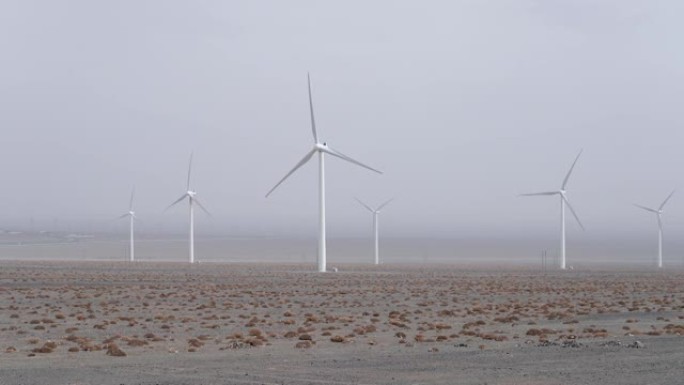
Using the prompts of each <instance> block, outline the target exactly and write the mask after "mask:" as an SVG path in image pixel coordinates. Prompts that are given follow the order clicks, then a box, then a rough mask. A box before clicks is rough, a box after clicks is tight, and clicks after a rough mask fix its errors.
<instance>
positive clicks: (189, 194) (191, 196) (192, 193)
mask: <svg viewBox="0 0 684 385" xmlns="http://www.w3.org/2000/svg"><path fill="white" fill-rule="evenodd" d="M186 194H187V195H188V196H189V197H190V198H194V197H195V195H197V191H188V192H186Z"/></svg>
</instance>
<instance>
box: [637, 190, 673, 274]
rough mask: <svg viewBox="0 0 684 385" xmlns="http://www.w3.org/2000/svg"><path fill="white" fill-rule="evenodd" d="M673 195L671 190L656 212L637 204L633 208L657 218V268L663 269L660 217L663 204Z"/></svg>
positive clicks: (661, 222) (661, 223)
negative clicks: (648, 212)
mask: <svg viewBox="0 0 684 385" xmlns="http://www.w3.org/2000/svg"><path fill="white" fill-rule="evenodd" d="M674 193H675V192H674V190H673V191H672V192H671V193H670V195H668V196H667V198H665V200H664V201H663V203H662V204H661V205H660V206H659V207H658V209H657V210H656V209H652V208H649V207H646V206H642V205H638V204H636V203H635V204H634V206H636V207H638V208H640V209H643V210H646V211H650V212H652V213H654V214H655V215H656V217H657V218H658V268H662V267H663V220H662V218H661V217H662V215H663V207H665V204H667V201H669V200H670V198H672V194H674Z"/></svg>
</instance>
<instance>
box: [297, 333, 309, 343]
mask: <svg viewBox="0 0 684 385" xmlns="http://www.w3.org/2000/svg"><path fill="white" fill-rule="evenodd" d="M299 339H300V340H302V341H311V336H310V335H308V334H302V335H300V336H299Z"/></svg>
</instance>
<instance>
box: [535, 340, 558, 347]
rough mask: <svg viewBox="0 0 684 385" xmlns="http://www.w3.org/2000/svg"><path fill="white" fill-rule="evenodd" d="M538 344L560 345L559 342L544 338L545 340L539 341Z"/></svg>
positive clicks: (543, 345) (542, 345)
mask: <svg viewBox="0 0 684 385" xmlns="http://www.w3.org/2000/svg"><path fill="white" fill-rule="evenodd" d="M537 346H539V347H547V346H558V342H553V341H549V340H544V341H541V342H539V343H538V344H537Z"/></svg>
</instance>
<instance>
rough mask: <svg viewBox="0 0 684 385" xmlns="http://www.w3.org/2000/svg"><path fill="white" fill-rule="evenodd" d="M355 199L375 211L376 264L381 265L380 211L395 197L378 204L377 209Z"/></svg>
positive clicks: (369, 209) (372, 211)
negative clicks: (379, 239)
mask: <svg viewBox="0 0 684 385" xmlns="http://www.w3.org/2000/svg"><path fill="white" fill-rule="evenodd" d="M354 199H356V201H357V202H359V203H360V204H361V206H363V207H365V208H366V209H367V210H368V211H370V212H371V213H373V234H375V264H376V265H379V264H380V244H379V241H378V233H379V231H378V227H379V222H378V220H379V219H380V218H379V216H380V211H381V210H382V209H383V208H384V207H385V206H387V205H388V204H389V203H390V202H392V201H393V200H394V198H392V199H390V200H388V201H387V202H385V203H383V204H381V205H380V206H378V208H376V209H374V208H372V207H370V206H369V205H367V204H365V203H363V202H362V201H361V199H359V198H354Z"/></svg>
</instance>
